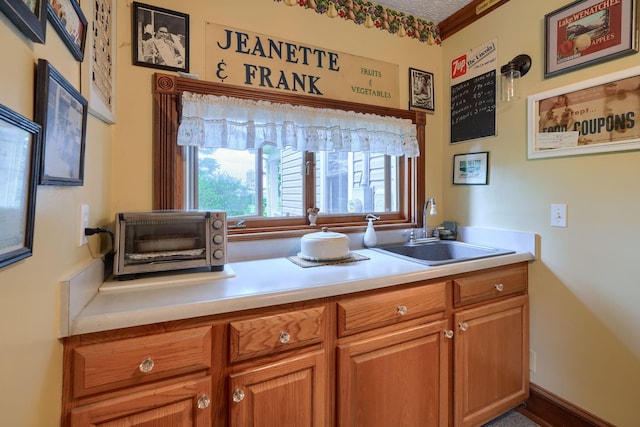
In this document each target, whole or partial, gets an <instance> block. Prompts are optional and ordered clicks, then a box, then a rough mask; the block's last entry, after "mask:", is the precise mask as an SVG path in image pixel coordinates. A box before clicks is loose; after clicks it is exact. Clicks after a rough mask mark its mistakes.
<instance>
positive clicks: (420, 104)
mask: <svg viewBox="0 0 640 427" xmlns="http://www.w3.org/2000/svg"><path fill="white" fill-rule="evenodd" d="M433 103H434V100H433V74H432V73H429V72H427V71H421V70H416V69H415V68H409V109H410V110H427V111H434V107H433V105H434V104H433Z"/></svg>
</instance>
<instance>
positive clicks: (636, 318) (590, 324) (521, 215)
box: [438, 0, 640, 427]
mask: <svg viewBox="0 0 640 427" xmlns="http://www.w3.org/2000/svg"><path fill="white" fill-rule="evenodd" d="M566 4H567V2H566V1H564V0H549V1H544V2H532V1H527V0H511V1H509V2H508V3H507V4H505V5H503V6H501V7H499V8H498V9H497V10H495V11H494V12H492V13H491V14H490V15H489V16H487V17H484V18H482V19H481V20H479V21H477V22H476V23H474V24H472V25H471V26H470V27H468V28H466V29H464V30H463V31H461V32H459V33H457V34H455V35H454V36H453V37H451V38H450V39H447V40H445V42H444V43H443V50H444V58H443V60H444V63H443V69H445V70H446V69H447V64H448V63H449V61H450V60H451V59H453V58H455V57H457V56H458V55H460V54H461V53H463V52H465V51H467V50H468V49H469V48H472V47H474V46H477V45H479V44H481V43H483V42H485V41H488V40H491V39H493V38H497V39H498V58H499V64H505V63H507V62H508V61H509V60H511V59H512V58H513V57H515V56H516V55H518V54H521V53H526V54H528V55H530V56H531V58H532V60H533V65H532V68H531V70H530V71H529V73H528V74H527V75H526V76H525V77H523V78H522V79H521V88H522V92H523V95H524V96H523V98H522V99H520V100H519V101H517V102H513V103H511V104H508V105H504V104H499V107H498V131H497V134H498V136H496V137H493V138H484V139H481V140H476V141H473V142H464V143H460V144H453V145H451V144H449V143H448V126H447V121H446V120H447V118H446V117H445V118H444V120H443V124H442V126H443V128H444V132H445V136H444V141H443V145H444V146H445V149H444V157H443V162H444V164H445V171H444V177H445V178H444V182H443V192H444V200H443V201H442V203H441V204H440V205H439V206H438V208H439V209H440V210H442V211H444V217H446V218H447V219H453V220H456V221H458V222H460V223H461V224H463V225H471V226H483V227H496V228H507V229H513V230H520V231H529V232H535V233H537V234H538V235H539V236H540V247H541V249H540V253H539V254H537V255H538V257H539V258H538V261H536V262H535V263H533V264H532V265H531V270H530V272H531V273H530V284H529V291H530V294H531V349H532V350H534V351H535V352H536V354H537V366H536V372H535V373H533V372H532V373H531V381H532V382H533V383H535V384H537V385H539V386H541V387H543V388H545V389H547V390H549V391H551V392H553V393H555V394H557V395H559V396H560V397H562V398H564V399H566V400H568V401H570V402H572V403H574V404H575V405H578V406H579V407H581V408H583V409H585V410H587V411H589V412H591V413H593V414H595V415H597V416H600V417H602V418H604V419H606V420H608V421H609V422H611V423H613V424H615V425H618V426H628V427H632V426H638V425H640V411H639V410H638V406H637V405H638V403H637V402H638V396H640V332H639V331H638V328H637V325H638V324H639V323H640V310H638V306H640V288H639V287H638V285H639V284H640V263H638V261H637V259H636V258H637V255H638V253H639V251H638V248H637V241H638V240H639V239H640V227H639V226H638V221H639V219H638V218H639V215H638V214H639V212H640V196H638V194H639V193H638V189H637V185H638V182H639V181H640V169H639V168H638V166H637V165H638V163H639V162H640V152H638V151H631V152H618V153H605V154H594V155H585V156H574V157H558V158H550V159H537V160H527V135H526V128H527V121H526V97H527V96H528V95H531V94H535V93H539V92H542V91H545V90H550V89H554V88H558V87H562V86H565V85H568V84H571V83H575V82H579V81H582V80H586V79H590V78H593V77H596V76H599V75H603V74H608V73H611V72H613V71H617V70H622V69H625V68H629V67H632V66H636V65H638V58H639V56H638V55H637V54H636V55H633V56H628V57H624V58H620V59H617V60H614V61H610V62H606V63H603V64H600V65H595V66H591V67H587V68H584V69H581V70H578V71H573V72H570V73H567V74H564V75H561V76H557V77H553V78H549V79H544V77H543V74H544V73H543V70H544V60H543V58H544V55H543V49H544V47H543V46H544V35H543V33H544V15H545V14H547V13H549V12H551V11H553V10H555V9H558V8H560V7H562V6H564V5H566ZM442 84H443V85H445V86H446V85H448V84H449V82H448V77H447V76H444V79H443V82H442ZM445 98H446V99H445V102H448V101H449V99H448V92H447V91H446V90H445ZM475 151H489V158H490V184H489V185H488V186H468V187H466V186H455V187H454V186H452V185H451V183H450V181H449V178H448V177H450V176H451V167H452V166H451V164H452V157H453V155H454V154H458V153H467V152H475ZM551 203H566V204H567V206H568V227H567V228H552V227H551V226H550V224H549V221H550V204H551Z"/></svg>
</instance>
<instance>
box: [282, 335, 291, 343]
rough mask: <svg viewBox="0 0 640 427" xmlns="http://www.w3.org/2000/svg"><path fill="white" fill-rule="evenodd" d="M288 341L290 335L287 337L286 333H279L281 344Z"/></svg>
mask: <svg viewBox="0 0 640 427" xmlns="http://www.w3.org/2000/svg"><path fill="white" fill-rule="evenodd" d="M290 339H291V335H289V334H288V333H286V332H280V342H281V343H282V344H286V343H288V342H289V340H290Z"/></svg>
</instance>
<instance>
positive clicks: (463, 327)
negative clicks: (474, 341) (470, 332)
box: [458, 322, 469, 332]
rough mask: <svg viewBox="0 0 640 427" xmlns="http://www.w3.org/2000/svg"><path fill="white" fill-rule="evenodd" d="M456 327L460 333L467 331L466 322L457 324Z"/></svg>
mask: <svg viewBox="0 0 640 427" xmlns="http://www.w3.org/2000/svg"><path fill="white" fill-rule="evenodd" d="M458 326H459V327H460V330H461V331H462V332H464V331H466V330H467V329H469V325H467V322H460V323H459V324H458Z"/></svg>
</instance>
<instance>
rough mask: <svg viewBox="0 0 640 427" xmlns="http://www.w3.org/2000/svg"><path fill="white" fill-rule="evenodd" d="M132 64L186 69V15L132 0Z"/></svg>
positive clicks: (187, 52)
mask: <svg viewBox="0 0 640 427" xmlns="http://www.w3.org/2000/svg"><path fill="white" fill-rule="evenodd" d="M132 33H133V43H132V44H133V65H140V66H143V67H151V68H159V69H161V70H169V71H183V72H189V15H186V14H184V13H180V12H174V11H172V10H169V9H163V8H160V7H156V6H150V5H148V4H143V3H137V2H133V31H132Z"/></svg>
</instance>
